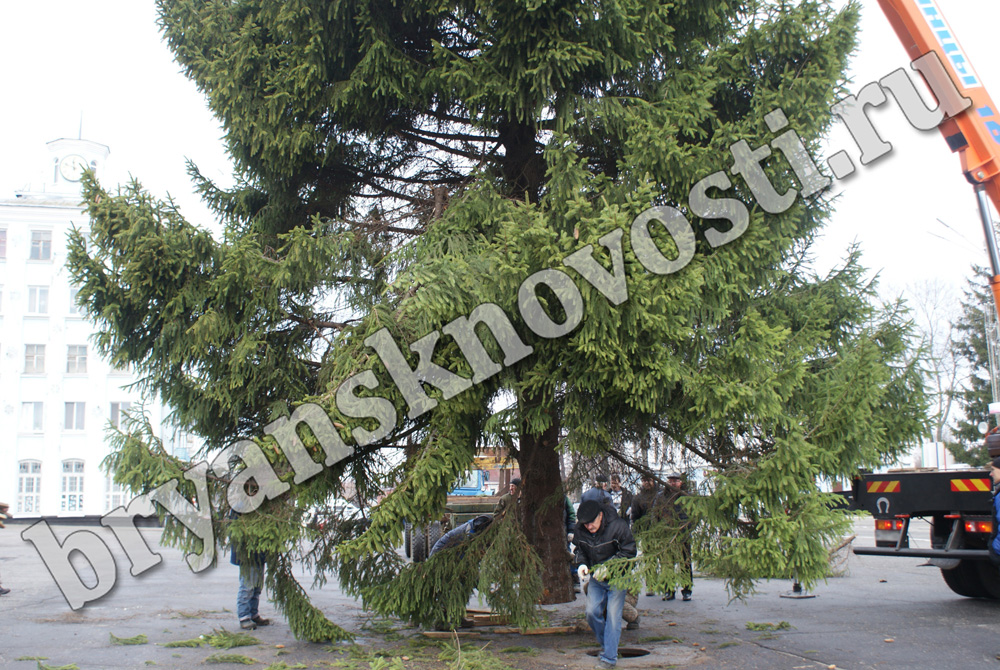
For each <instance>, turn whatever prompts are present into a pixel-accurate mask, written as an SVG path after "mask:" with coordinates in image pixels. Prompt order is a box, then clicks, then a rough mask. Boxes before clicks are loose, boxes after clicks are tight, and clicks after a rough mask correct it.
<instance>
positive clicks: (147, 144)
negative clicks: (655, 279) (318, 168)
mask: <svg viewBox="0 0 1000 670" xmlns="http://www.w3.org/2000/svg"><path fill="white" fill-rule="evenodd" d="M938 2H939V4H940V6H941V8H942V10H943V11H944V13H945V15H946V16H947V17H948V19H949V21H950V23H951V25H952V27H953V29H954V31H955V33H956V34H957V36H958V38H959V40H960V42H961V43H962V46H963V47H964V48H965V50H966V52H967V53H968V54H969V56H970V58H971V60H972V62H973V63H974V64H975V67H976V69H977V70H978V72H979V75H980V77H981V78H982V79H983V80H984V81H985V82H986V85H987V88H988V89H989V90H992V91H993V95H994V97H995V98H997V99H1000V58H997V54H996V52H995V50H993V49H992V48H991V47H992V44H993V39H994V34H993V30H992V29H991V28H992V26H995V25H997V24H998V23H1000V3H998V2H996V0H938ZM863 8H864V9H863V18H862V33H861V36H860V40H861V43H860V47H859V50H858V53H857V55H856V56H855V59H854V64H853V70H852V79H853V82H854V83H853V84H852V85H851V90H852V91H857V90H859V89H860V88H861V87H862V86H863V85H864V84H866V83H868V82H870V81H874V80H877V79H880V78H881V77H883V76H885V75H886V74H888V73H890V72H891V71H893V70H895V69H897V68H899V67H905V66H907V65H908V59H907V58H906V55H905V53H904V51H903V49H902V47H901V46H900V44H899V41H898V40H897V38H896V36H895V34H894V33H893V32H892V30H891V29H890V28H889V25H888V23H887V22H886V20H885V18H884V16H883V15H882V13H881V10H880V9H879V8H878V4H877V2H876V1H875V0H864V2H863ZM0 63H3V65H4V67H3V70H4V77H3V89H4V94H5V96H4V97H5V99H6V104H4V105H2V106H0V129H2V131H0V156H2V157H3V160H2V161H0V198H8V197H11V196H12V195H13V192H14V190H16V189H18V188H21V187H23V186H25V185H27V184H28V183H29V182H30V181H32V180H33V179H36V174H37V173H38V172H39V171H40V169H41V167H40V166H41V165H42V160H43V157H44V156H45V155H46V151H45V143H46V142H48V141H50V140H53V139H57V138H60V137H77V135H78V133H80V130H81V119H82V135H83V137H84V139H91V140H94V141H97V142H100V143H102V144H106V145H108V146H109V147H110V148H111V155H110V158H109V161H108V165H107V172H106V174H105V176H104V181H105V183H106V184H108V185H113V184H116V183H121V182H124V181H126V180H127V179H128V178H129V175H133V176H135V177H137V178H138V179H139V180H140V181H142V182H143V183H144V185H145V186H146V187H147V188H149V189H150V190H151V191H152V192H154V193H155V194H156V195H159V196H163V195H165V194H167V193H170V194H171V195H173V196H174V198H175V199H176V200H177V201H178V202H179V203H180V205H181V208H182V211H183V212H184V213H185V214H187V215H188V217H189V219H190V220H192V221H195V222H199V221H201V222H204V221H206V219H207V217H208V214H207V212H206V211H205V210H204V209H203V208H202V207H201V205H200V203H198V201H197V198H196V197H195V196H194V195H193V194H192V193H191V188H190V182H189V180H188V178H187V175H186V173H185V169H184V161H185V158H191V159H193V160H194V161H195V162H196V163H197V164H198V165H199V166H201V168H202V169H203V171H204V172H205V173H206V174H207V175H209V176H210V177H213V178H217V179H221V180H223V181H226V180H228V176H229V167H228V161H227V159H226V156H225V153H224V151H223V146H222V142H221V139H220V138H221V136H222V131H221V129H220V127H219V125H218V123H217V121H216V120H215V119H214V118H213V117H212V115H211V114H210V113H209V112H208V110H207V108H206V105H205V103H204V99H203V97H202V96H201V95H200V94H199V93H198V91H197V90H196V89H195V87H194V85H193V84H192V83H191V82H189V81H188V80H187V79H185V78H184V77H183V76H182V75H181V74H180V72H179V66H178V65H177V64H176V63H174V62H173V60H172V56H171V54H170V52H169V51H168V50H167V48H166V46H165V45H164V44H163V42H162V41H161V39H160V36H159V31H158V29H157V27H156V23H155V9H154V4H153V2H152V1H151V0H91V1H89V2H81V1H80V0H58V1H56V0H36V1H34V2H12V1H8V2H3V3H0ZM873 119H874V120H875V123H876V124H877V126H878V128H879V130H880V132H881V134H882V136H883V138H884V139H885V140H886V141H888V142H890V143H892V144H893V151H892V153H890V154H888V155H886V156H885V157H883V158H881V159H879V160H878V161H877V162H876V163H874V164H872V165H870V166H868V167H859V169H858V171H857V172H856V173H855V175H854V176H852V177H851V178H849V179H848V180H845V181H844V182H840V183H838V184H837V186H836V189H837V192H840V193H841V196H840V201H839V204H838V207H837V213H836V214H835V216H834V217H833V219H832V221H831V223H830V224H829V226H828V228H827V229H826V232H825V234H824V238H823V240H822V241H821V244H820V245H819V247H818V249H817V251H818V254H819V265H821V266H822V267H824V268H826V267H829V266H831V265H833V264H835V263H836V262H837V259H839V258H840V257H842V255H843V253H844V250H845V249H846V247H847V246H848V245H849V244H850V243H851V242H852V241H855V240H857V241H858V242H859V243H860V244H861V246H862V248H863V250H864V260H865V263H866V265H867V266H868V267H870V268H872V269H873V270H877V271H879V272H880V273H881V276H882V280H883V281H882V283H883V287H884V288H888V289H892V290H902V289H903V288H904V287H905V286H906V285H907V284H912V283H914V282H917V281H920V280H926V279H935V278H936V279H940V280H941V281H944V282H948V283H950V284H953V285H955V286H956V287H957V286H960V285H961V283H962V282H963V281H964V278H965V277H966V275H967V274H968V268H969V266H970V264H971V263H974V262H980V263H985V262H986V256H985V252H984V251H983V246H982V233H981V231H980V228H979V223H978V217H977V215H976V209H975V198H974V196H973V194H972V190H971V187H970V186H969V185H968V184H967V183H966V182H965V180H964V178H963V177H962V175H961V173H960V170H959V166H958V158H957V156H955V155H953V154H951V153H950V152H949V151H948V150H947V148H946V146H945V144H944V141H943V139H942V138H941V136H940V134H939V133H938V132H937V131H931V132H926V133H919V132H917V131H914V130H913V129H912V128H911V127H910V126H909V124H908V123H906V121H905V120H904V118H903V117H902V114H901V113H900V112H899V109H898V108H897V107H896V106H895V104H894V103H892V102H890V103H889V104H887V105H885V107H884V108H883V109H881V110H878V111H876V112H875V113H874V114H873ZM830 146H831V147H832V149H831V151H830V152H829V153H833V152H834V151H835V150H837V149H847V150H848V151H849V153H851V154H852V156H854V157H855V158H856V157H857V155H858V151H857V149H856V148H855V147H854V146H853V142H852V141H851V140H850V138H849V136H847V135H846V134H845V133H844V132H843V130H842V129H835V130H834V133H833V134H832V135H831V139H830ZM855 162H856V163H857V161H855ZM938 219H941V220H943V221H944V222H945V223H946V224H947V225H948V226H950V227H951V229H949V228H947V227H945V226H944V225H942V224H941V223H939V222H938V221H937V220H938Z"/></svg>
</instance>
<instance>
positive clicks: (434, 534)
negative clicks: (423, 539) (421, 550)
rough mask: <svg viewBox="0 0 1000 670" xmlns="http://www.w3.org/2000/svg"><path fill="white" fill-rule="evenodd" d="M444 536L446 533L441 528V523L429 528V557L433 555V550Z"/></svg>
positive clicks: (433, 524) (434, 523)
mask: <svg viewBox="0 0 1000 670" xmlns="http://www.w3.org/2000/svg"><path fill="white" fill-rule="evenodd" d="M442 535H444V531H443V530H442V528H441V522H440V521H435V522H433V523H431V525H429V526H427V555H428V556H430V555H431V549H433V548H434V545H435V544H437V541H438V540H440V539H441V536H442Z"/></svg>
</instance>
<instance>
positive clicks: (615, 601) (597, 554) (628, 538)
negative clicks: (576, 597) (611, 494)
mask: <svg viewBox="0 0 1000 670" xmlns="http://www.w3.org/2000/svg"><path fill="white" fill-rule="evenodd" d="M576 516H577V524H576V530H575V532H574V533H573V544H574V545H575V546H576V551H575V556H574V557H575V562H576V565H577V574H578V575H579V576H580V578H581V579H583V577H585V576H587V575H588V574H589V575H591V579H590V584H589V586H588V588H587V623H588V624H590V629H591V630H592V631H594V635H595V636H596V637H597V642H598V643H599V644H600V645H601V655H600V656H599V657H598V664H597V668H601V669H603V670H607V669H608V668H613V667H615V665H616V664H617V663H618V640H619V638H620V637H621V633H622V609H623V608H624V606H625V595H626V592H625V590H623V589H613V588H611V586H610V585H609V584H608V579H609V575H608V574H607V573H608V570H607V566H605V565H604V563H605V562H607V561H609V560H611V559H612V558H634V557H635V555H636V548H635V539H633V537H632V531H631V530H630V529H629V527H628V524H627V523H625V521H623V520H622V519H621V518H619V517H618V515H617V514H616V513H615V511H614V509H612V508H611V507H610V506H608V505H601V504H600V503H598V502H596V501H594V500H587V501H585V502H583V503H581V504H580V509H578V510H577V512H576Z"/></svg>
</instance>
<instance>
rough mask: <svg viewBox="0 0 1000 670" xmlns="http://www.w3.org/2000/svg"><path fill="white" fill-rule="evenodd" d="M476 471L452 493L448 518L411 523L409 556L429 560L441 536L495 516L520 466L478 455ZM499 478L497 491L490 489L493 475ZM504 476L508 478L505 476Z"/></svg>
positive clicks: (406, 544)
mask: <svg viewBox="0 0 1000 670" xmlns="http://www.w3.org/2000/svg"><path fill="white" fill-rule="evenodd" d="M473 467H474V468H475V469H473V470H469V471H468V472H467V473H466V474H465V476H464V477H462V479H461V480H459V481H458V482H457V483H456V484H455V487H454V488H452V490H451V491H449V493H448V499H447V503H446V505H445V513H444V515H443V516H442V517H441V518H440V519H437V520H435V521H432V522H430V523H429V524H426V525H424V524H412V523H410V522H407V523H406V525H405V527H404V529H403V551H404V553H405V554H406V557H407V558H409V559H411V560H413V562H414V563H419V562H421V561H424V560H426V558H427V556H428V555H429V554H430V550H431V548H432V547H433V546H434V544H435V543H436V542H437V541H438V540H439V539H441V536H442V535H444V534H445V533H446V532H448V531H449V530H451V529H452V528H456V527H457V526H460V525H461V524H463V523H465V522H466V521H471V520H472V519H474V518H476V517H477V516H480V515H482V514H492V513H493V510H494V509H496V506H497V503H498V502H500V497H501V495H503V494H504V493H506V492H507V485H509V483H510V479H511V477H513V476H515V475H514V471H515V470H516V468H517V463H516V462H515V461H512V460H509V459H497V458H495V457H490V456H477V457H476V459H475V461H474V462H473ZM492 473H496V474H493V477H494V478H495V479H497V480H498V481H497V484H498V486H497V489H496V490H495V491H494V490H492V489H490V488H489V487H490V485H491V484H492V483H494V482H491V481H490V479H491V474H492ZM501 473H502V474H503V475H506V476H501ZM504 480H506V481H504Z"/></svg>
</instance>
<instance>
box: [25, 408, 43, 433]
mask: <svg viewBox="0 0 1000 670" xmlns="http://www.w3.org/2000/svg"><path fill="white" fill-rule="evenodd" d="M44 420H45V404H44V403H41V402H22V403H21V432H22V433H40V432H42V426H43V424H44Z"/></svg>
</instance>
